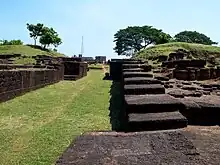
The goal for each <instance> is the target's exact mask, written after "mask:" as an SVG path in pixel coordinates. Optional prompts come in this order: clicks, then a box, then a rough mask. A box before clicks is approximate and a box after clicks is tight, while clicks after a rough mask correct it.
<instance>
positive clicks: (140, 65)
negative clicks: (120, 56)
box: [122, 63, 146, 69]
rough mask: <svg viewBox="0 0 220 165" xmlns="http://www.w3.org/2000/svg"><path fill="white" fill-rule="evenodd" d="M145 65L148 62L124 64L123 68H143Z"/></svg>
mask: <svg viewBox="0 0 220 165" xmlns="http://www.w3.org/2000/svg"><path fill="white" fill-rule="evenodd" d="M145 65H146V64H140V63H136V64H122V68H123V69H130V68H141V67H143V66H145Z"/></svg>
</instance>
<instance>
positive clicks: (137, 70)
mask: <svg viewBox="0 0 220 165" xmlns="http://www.w3.org/2000/svg"><path fill="white" fill-rule="evenodd" d="M143 71H144V69H142V68H130V69H123V72H143Z"/></svg>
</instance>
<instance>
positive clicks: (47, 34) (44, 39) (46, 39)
mask: <svg viewBox="0 0 220 165" xmlns="http://www.w3.org/2000/svg"><path fill="white" fill-rule="evenodd" d="M27 29H28V30H29V31H30V37H31V38H34V43H35V45H36V41H37V38H38V37H39V42H40V43H41V44H42V45H43V46H44V48H46V47H48V46H50V45H54V47H55V48H56V47H58V46H59V45H60V44H62V40H61V38H60V37H59V35H58V33H57V32H56V31H55V30H54V29H53V28H49V27H46V26H44V24H40V23H38V24H36V25H34V24H27Z"/></svg>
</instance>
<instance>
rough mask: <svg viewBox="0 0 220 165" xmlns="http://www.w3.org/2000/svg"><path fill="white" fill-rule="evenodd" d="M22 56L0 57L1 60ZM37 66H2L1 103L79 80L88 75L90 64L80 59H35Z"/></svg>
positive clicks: (46, 57)
mask: <svg viewBox="0 0 220 165" xmlns="http://www.w3.org/2000/svg"><path fill="white" fill-rule="evenodd" d="M19 56H20V55H0V59H4V60H5V59H7V60H8V59H9V58H15V57H19ZM33 58H34V59H35V60H36V64H35V65H21V64H10V63H9V62H6V61H5V62H4V63H3V64H0V80H1V83H0V102H3V101H7V100H9V99H12V98H14V97H16V96H18V95H21V94H24V93H26V92H28V91H31V90H34V89H38V88H41V87H44V86H46V85H49V84H53V83H57V82H59V81H61V80H77V79H80V78H82V77H84V76H86V75H87V68H88V64H87V63H86V62H81V61H80V59H78V58H66V57H51V56H44V55H38V56H34V57H33Z"/></svg>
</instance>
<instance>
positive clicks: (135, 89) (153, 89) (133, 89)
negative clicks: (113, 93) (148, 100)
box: [124, 84, 165, 95]
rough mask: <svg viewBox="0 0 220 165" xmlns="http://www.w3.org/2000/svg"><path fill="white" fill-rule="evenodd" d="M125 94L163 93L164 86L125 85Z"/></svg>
mask: <svg viewBox="0 0 220 165" xmlns="http://www.w3.org/2000/svg"><path fill="white" fill-rule="evenodd" d="M124 94H125V95H145V94H165V88H164V86H163V85H161V84H140V85H125V86H124Z"/></svg>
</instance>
